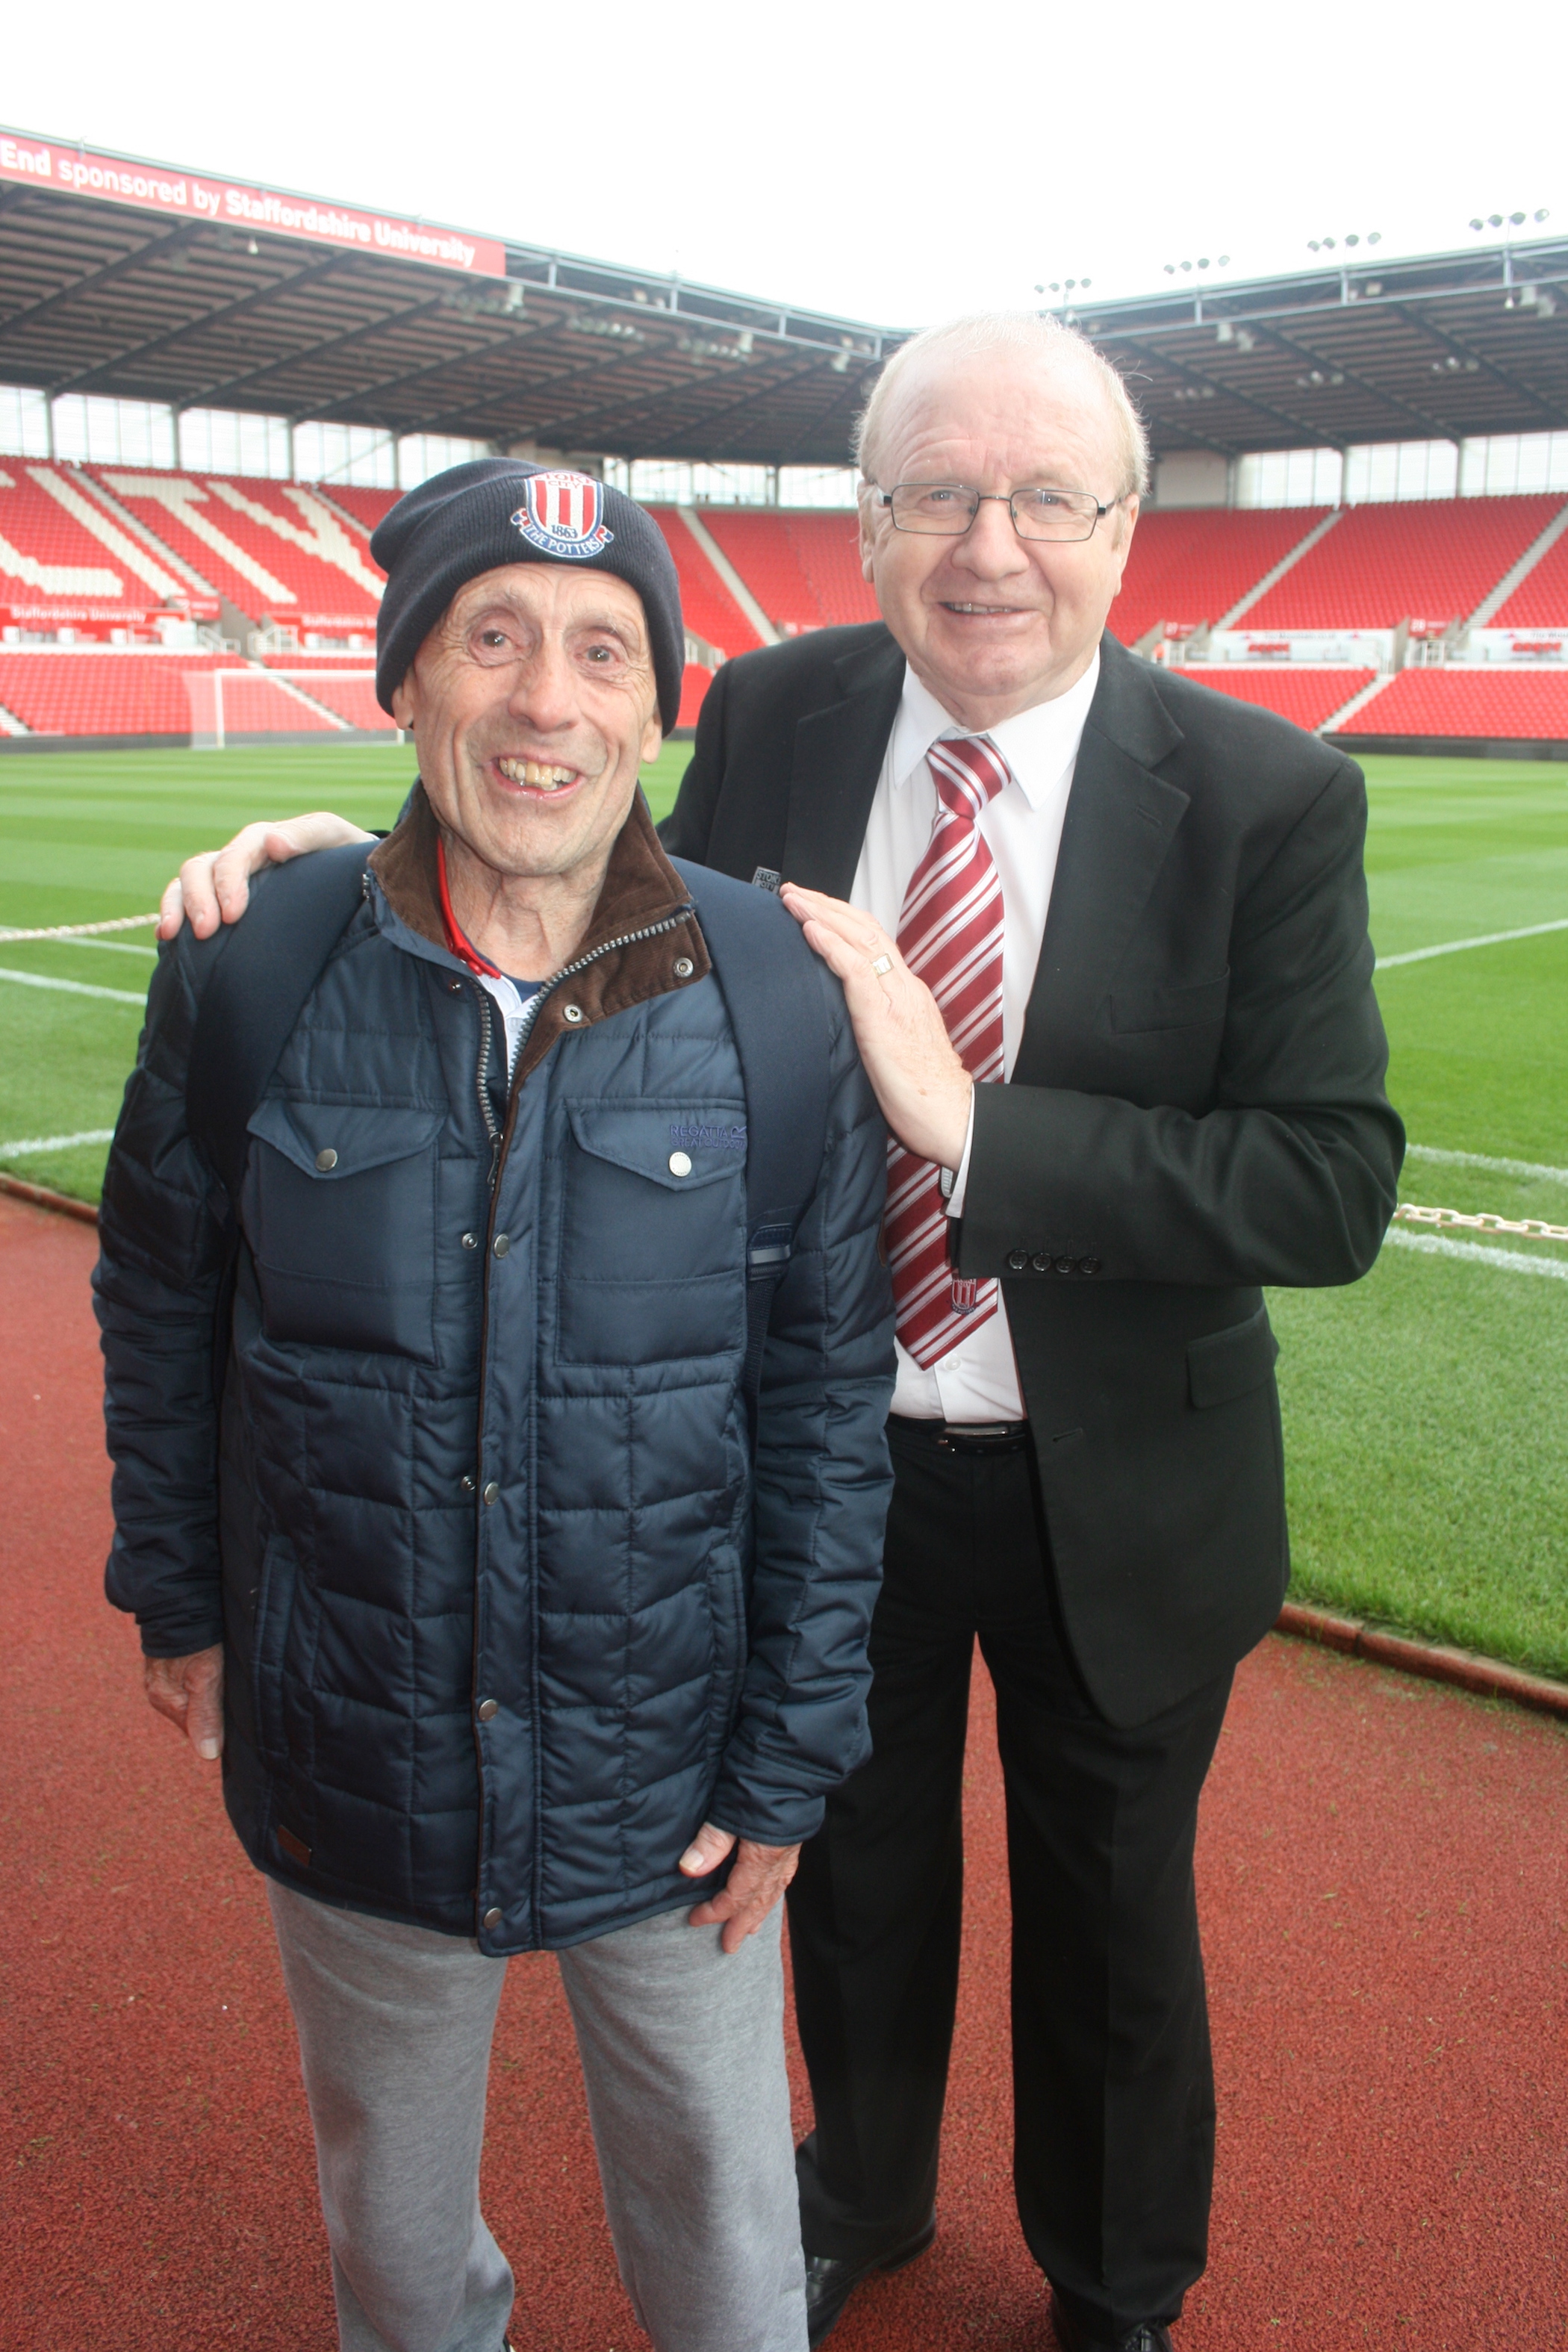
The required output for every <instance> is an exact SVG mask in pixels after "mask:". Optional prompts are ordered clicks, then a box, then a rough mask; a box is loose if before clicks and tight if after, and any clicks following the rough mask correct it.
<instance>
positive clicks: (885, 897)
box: [849, 651, 1100, 1421]
mask: <svg viewBox="0 0 1568 2352" xmlns="http://www.w3.org/2000/svg"><path fill="white" fill-rule="evenodd" d="M1099 682H1100V655H1099V653H1098V651H1097V652H1096V654H1095V656H1094V659H1093V660H1092V661H1091V662H1090V664H1089V667H1088V669H1087V670H1086V671H1085V672H1084V674H1083V676H1082V677H1080V678H1079V681H1078V684H1077V685H1076V686H1070V687H1069V688H1068V690H1067V692H1066V693H1065V694H1063V695H1058V698H1057V699H1056V700H1055V701H1054V702H1042V703H1038V704H1037V705H1036V707H1035V709H1032V710H1021V711H1020V712H1019V713H1018V716H1017V717H1016V719H1004V720H1003V722H1002V724H1001V726H999V727H993V728H991V729H989V730H987V731H988V732H989V734H990V738H991V740H992V741H993V742H994V744H995V746H996V749H997V750H998V751H1000V752H1001V754H1002V756H1003V758H1004V759H1005V761H1006V762H1007V765H1008V768H1009V769H1010V770H1011V772H1012V776H1013V781H1012V782H1011V783H1009V784H1006V785H1005V786H1004V787H1003V789H1002V791H1001V792H999V793H997V794H996V795H995V797H994V799H993V800H991V801H990V802H988V803H987V804H986V806H985V809H984V813H983V814H982V815H981V818H980V830H981V832H982V833H983V834H984V836H985V840H986V842H987V844H988V845H989V847H990V851H991V855H992V856H993V858H994V860H995V865H996V871H997V874H998V876H999V877H1000V878H1001V883H1002V920H1003V937H1002V1066H1003V1072H1004V1075H1005V1076H1006V1077H1008V1078H1010V1077H1011V1076H1012V1075H1013V1065H1014V1063H1015V1062H1016V1060H1017V1058H1018V1046H1019V1043H1020V1041H1021V1039H1022V1037H1023V1034H1024V1017H1025V1014H1026V1013H1027V1011H1028V1005H1029V993H1030V991H1031V990H1032V988H1033V987H1034V984H1035V967H1036V965H1037V963H1038V962H1039V960H1040V948H1041V945H1042V943H1043V941H1044V940H1045V936H1046V917H1047V914H1048V913H1049V912H1050V905H1051V886H1052V884H1053V882H1054V881H1055V879H1056V871H1057V852H1058V849H1059V847H1060V845H1061V837H1062V820H1063V818H1064V817H1065V816H1066V814H1067V805H1068V793H1070V792H1071V790H1072V779H1073V770H1074V768H1075V767H1076V765H1077V763H1078V748H1079V742H1080V741H1081V740H1082V736H1083V727H1084V721H1085V719H1087V718H1088V716H1089V704H1090V703H1091V702H1092V701H1093V700H1094V689H1095V688H1096V686H1097V685H1098V684H1099ZM970 731H971V730H969V729H967V728H964V727H961V726H960V725H959V723H958V721H957V720H956V719H952V718H950V717H949V715H948V713H947V712H946V711H945V710H944V709H942V705H941V703H940V702H938V701H937V699H936V698H935V697H934V696H933V695H931V694H930V693H928V692H927V690H926V688H924V687H923V686H922V685H921V682H920V680H919V678H918V677H916V676H915V674H914V672H913V671H912V670H911V669H910V668H908V667H906V668H905V671H904V690H903V696H902V698H901V700H900V704H899V711H898V716H897V718H896V719H894V721H893V730H892V733H891V734H890V735H889V738H888V748H887V751H885V752H884V754H883V757H882V772H881V774H880V775H879V778H878V780H877V793H876V798H875V799H874V800H873V801H872V803H871V814H870V817H869V820H868V824H867V826H866V839H865V842H864V845H862V848H861V851H860V863H859V865H858V866H857V867H856V869H855V884H854V887H853V888H852V889H851V891H850V893H849V899H850V904H851V905H852V906H856V907H860V908H864V909H865V911H866V912H867V913H868V914H869V915H874V916H875V917H876V919H877V920H878V922H879V923H880V924H881V926H882V928H883V929H884V930H885V931H887V932H889V934H890V935H891V936H892V937H893V938H895V939H896V938H897V937H898V930H899V918H900V914H901V913H902V912H903V905H904V893H905V892H906V890H907V889H908V888H909V886H910V876H911V875H912V874H913V873H914V870H915V868H916V866H918V865H919V864H920V862H921V858H922V857H923V856H925V853H926V848H927V845H928V844H929V843H930V840H931V824H932V822H933V820H934V818H935V815H936V810H937V797H936V786H935V784H934V783H933V782H932V781H931V770H930V768H929V767H928V766H927V764H926V753H927V751H929V750H930V748H931V745H932V744H933V743H934V742H935V741H936V740H938V738H939V737H940V736H942V735H963V734H967V733H969V732H970ZM970 1125H971V1129H972V1130H973V1112H972V1113H971V1117H970ZM968 1172H969V1145H968V1143H967V1142H966V1143H965V1145H964V1150H963V1165H962V1166H961V1167H960V1168H959V1170H958V1171H957V1181H955V1183H954V1185H953V1191H952V1199H951V1201H950V1202H949V1203H948V1209H949V1213H950V1214H952V1215H954V1216H956V1215H958V1214H959V1213H960V1212H961V1210H962V1207H963V1186H964V1183H965V1181H966V1180H967V1177H968ZM898 1359H899V1372H898V1381H897V1384H896V1386H895V1388H894V1390H893V1411H894V1412H897V1413H904V1414H907V1415H908V1416H909V1417H910V1419H911V1420H916V1421H1022V1420H1023V1419H1024V1418H1025V1414H1024V1402H1023V1396H1022V1392H1021V1391H1020V1389H1019V1386H1018V1368H1017V1364H1016V1360H1015V1359H1014V1355H1013V1335H1012V1333H1011V1331H1010V1330H1009V1329H1008V1328H1007V1310H1006V1308H1005V1307H1004V1306H1002V1305H1001V1304H1000V1303H998V1306H997V1309H996V1312H995V1314H994V1315H990V1316H987V1317H986V1318H985V1320H984V1323H982V1324H981V1326H980V1328H978V1330H976V1331H975V1333H974V1335H973V1338H971V1339H963V1338H961V1339H959V1340H958V1342H957V1344H956V1345H955V1346H954V1347H952V1349H949V1351H948V1353H947V1354H946V1355H945V1356H943V1357H942V1358H941V1359H940V1360H939V1361H938V1362H937V1363H935V1364H933V1365H932V1366H931V1369H930V1370H929V1371H928V1370H922V1369H921V1366H920V1365H919V1364H917V1363H916V1361H915V1360H914V1358H913V1357H912V1356H911V1355H910V1354H909V1353H908V1352H907V1351H906V1350H905V1349H903V1348H901V1347H900V1349H899V1351H898Z"/></svg>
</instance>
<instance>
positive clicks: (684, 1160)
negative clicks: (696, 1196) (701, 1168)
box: [669, 1151, 691, 1176]
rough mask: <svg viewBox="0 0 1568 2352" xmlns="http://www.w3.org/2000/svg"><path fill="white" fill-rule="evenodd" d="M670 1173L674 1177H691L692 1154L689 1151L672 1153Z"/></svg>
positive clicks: (670, 1156)
mask: <svg viewBox="0 0 1568 2352" xmlns="http://www.w3.org/2000/svg"><path fill="white" fill-rule="evenodd" d="M669 1172H670V1174H671V1175H672V1176H689V1175H690V1173H691V1155H690V1153H689V1152H687V1151H672V1152H671V1153H670V1155H669Z"/></svg>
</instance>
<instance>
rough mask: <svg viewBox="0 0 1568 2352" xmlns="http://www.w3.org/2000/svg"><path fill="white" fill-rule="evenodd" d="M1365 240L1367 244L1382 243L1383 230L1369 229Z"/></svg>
mask: <svg viewBox="0 0 1568 2352" xmlns="http://www.w3.org/2000/svg"><path fill="white" fill-rule="evenodd" d="M1366 241H1367V243H1368V245H1381V244H1382V243H1383V231H1382V230H1381V229H1380V228H1374V229H1371V230H1369V231H1368V233H1367V240H1366Z"/></svg>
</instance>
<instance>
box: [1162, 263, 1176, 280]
mask: <svg viewBox="0 0 1568 2352" xmlns="http://www.w3.org/2000/svg"><path fill="white" fill-rule="evenodd" d="M1175 274H1176V265H1175V263H1174V262H1173V261H1167V262H1166V264H1165V275H1166V277H1167V278H1173V277H1174V276H1175Z"/></svg>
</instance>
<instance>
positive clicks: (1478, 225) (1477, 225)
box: [1470, 220, 1486, 228]
mask: <svg viewBox="0 0 1568 2352" xmlns="http://www.w3.org/2000/svg"><path fill="white" fill-rule="evenodd" d="M1470 226H1471V227H1472V228H1485V226H1486V223H1485V221H1483V220H1473V221H1472V222H1471V223H1470Z"/></svg>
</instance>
